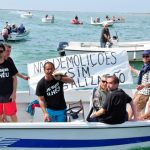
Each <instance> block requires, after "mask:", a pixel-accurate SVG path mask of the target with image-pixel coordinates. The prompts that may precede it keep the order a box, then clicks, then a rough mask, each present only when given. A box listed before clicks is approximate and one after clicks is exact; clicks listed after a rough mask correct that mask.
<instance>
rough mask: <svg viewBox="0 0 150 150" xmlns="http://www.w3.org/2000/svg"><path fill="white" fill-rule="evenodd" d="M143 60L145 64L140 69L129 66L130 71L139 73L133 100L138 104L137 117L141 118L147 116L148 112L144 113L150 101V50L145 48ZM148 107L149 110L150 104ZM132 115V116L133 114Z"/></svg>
mask: <svg viewBox="0 0 150 150" xmlns="http://www.w3.org/2000/svg"><path fill="white" fill-rule="evenodd" d="M143 62H144V64H143V66H142V67H141V70H140V71H139V70H136V69H135V68H133V67H131V66H129V69H130V71H131V72H133V73H135V74H137V75H138V85H137V92H136V93H135V95H134V97H133V102H134V104H135V105H136V106H137V117H138V118H139V119H144V118H147V117H146V116H147V114H145V115H144V114H143V110H144V109H145V108H146V104H147V102H148V103H149V101H148V100H149V99H150V50H144V52H143ZM148 109H149V110H148V112H149V111H150V104H148ZM130 115H131V117H132V114H130ZM142 115H143V116H142ZM149 118H150V115H149Z"/></svg>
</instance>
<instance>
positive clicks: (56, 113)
mask: <svg viewBox="0 0 150 150" xmlns="http://www.w3.org/2000/svg"><path fill="white" fill-rule="evenodd" d="M46 111H47V112H48V115H49V117H50V121H51V122H66V110H52V109H49V108H46Z"/></svg>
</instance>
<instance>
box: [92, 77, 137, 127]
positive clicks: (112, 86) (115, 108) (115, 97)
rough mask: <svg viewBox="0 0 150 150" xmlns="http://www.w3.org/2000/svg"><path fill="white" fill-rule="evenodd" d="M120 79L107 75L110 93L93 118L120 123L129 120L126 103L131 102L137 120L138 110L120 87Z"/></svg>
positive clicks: (109, 122) (110, 122)
mask: <svg viewBox="0 0 150 150" xmlns="http://www.w3.org/2000/svg"><path fill="white" fill-rule="evenodd" d="M118 86H119V79H118V77H116V76H115V75H113V76H108V77H107V88H108V90H109V93H108V94H107V97H106V100H105V102H104V104H103V105H102V108H101V109H100V110H99V111H97V112H95V113H93V114H92V115H91V118H95V117H98V120H99V121H100V122H104V123H108V124H119V123H123V122H125V121H127V120H128V114H127V111H126V105H127V103H129V104H130V105H131V108H132V110H133V115H134V119H135V120H136V119H137V118H136V111H135V107H134V105H133V102H132V99H131V97H129V96H128V95H127V94H126V93H125V92H124V91H123V90H122V89H118Z"/></svg>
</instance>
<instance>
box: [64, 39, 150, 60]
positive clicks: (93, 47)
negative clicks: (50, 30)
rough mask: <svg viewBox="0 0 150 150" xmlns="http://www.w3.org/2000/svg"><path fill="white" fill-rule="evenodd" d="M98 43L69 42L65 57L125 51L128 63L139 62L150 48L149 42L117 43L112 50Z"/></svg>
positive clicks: (65, 49)
mask: <svg viewBox="0 0 150 150" xmlns="http://www.w3.org/2000/svg"><path fill="white" fill-rule="evenodd" d="M99 45H100V43H98V42H69V45H68V46H66V47H65V48H64V51H65V53H66V55H73V54H83V53H93V52H95V53H96V52H107V51H119V50H125V51H127V53H128V58H129V60H130V61H134V60H136V61H141V60H142V53H143V51H144V50H147V49H149V48H150V41H143V42H118V43H117V44H115V45H113V47H112V48H101V47H100V46H99Z"/></svg>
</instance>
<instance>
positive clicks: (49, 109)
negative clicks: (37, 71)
mask: <svg viewBox="0 0 150 150" xmlns="http://www.w3.org/2000/svg"><path fill="white" fill-rule="evenodd" d="M10 52H11V46H10V45H7V44H3V43H0V89H3V90H0V122H7V118H6V116H9V117H10V118H11V121H12V122H17V115H16V113H17V107H16V88H17V77H21V78H23V79H24V80H28V79H29V77H28V76H25V75H23V74H20V73H19V71H18V70H17V68H16V66H15V64H14V62H13V60H12V58H11V57H10ZM142 57H143V63H144V64H143V66H142V67H141V70H140V71H138V70H136V69H134V68H133V67H131V66H129V69H130V71H131V72H133V73H136V74H137V75H138V85H137V91H136V93H135V95H134V97H130V96H129V95H128V94H126V93H125V91H123V90H122V89H120V88H119V78H118V77H117V76H115V75H110V76H108V75H103V76H101V79H100V82H99V85H98V87H95V88H94V89H93V92H92V96H91V101H90V111H89V115H88V117H87V121H89V122H103V123H107V124H120V123H124V122H125V121H128V120H144V119H150V102H149V100H150V50H144V52H143V54H142ZM43 69H44V76H43V77H42V78H41V80H40V81H39V82H38V84H37V87H36V96H37V97H38V103H39V106H40V107H41V109H42V111H43V120H44V121H48V122H66V121H67V119H66V118H67V116H66V109H67V105H66V101H65V97H64V91H63V90H64V89H63V85H64V83H69V84H73V83H74V80H73V79H72V78H71V77H69V76H67V75H66V74H62V73H59V72H57V71H56V70H55V66H54V64H53V63H52V62H46V63H45V64H44V67H43ZM127 104H129V105H127ZM127 106H128V107H127ZM146 106H147V111H146V113H145V112H144V110H145V108H146Z"/></svg>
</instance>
